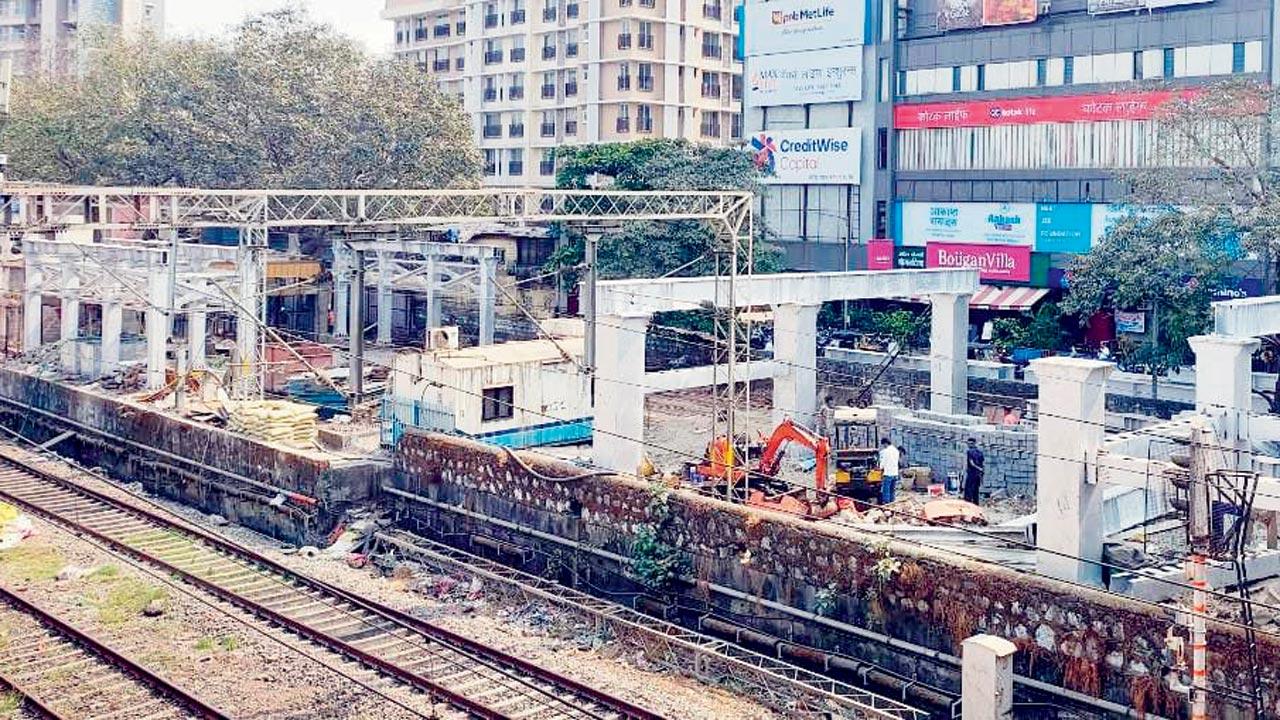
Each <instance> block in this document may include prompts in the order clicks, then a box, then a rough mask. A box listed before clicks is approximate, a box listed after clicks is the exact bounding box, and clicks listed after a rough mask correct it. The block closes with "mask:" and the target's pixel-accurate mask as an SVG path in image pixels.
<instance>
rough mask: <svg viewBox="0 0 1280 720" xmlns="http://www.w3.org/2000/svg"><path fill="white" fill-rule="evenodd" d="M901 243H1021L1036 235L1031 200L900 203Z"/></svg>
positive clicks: (1034, 211)
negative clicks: (1026, 201)
mask: <svg viewBox="0 0 1280 720" xmlns="http://www.w3.org/2000/svg"><path fill="white" fill-rule="evenodd" d="M901 217H902V219H901V222H900V224H899V228H900V232H901V238H902V243H903V244H904V245H928V244H929V243H934V242H942V243H962V244H966V243H967V244H988V243H989V244H995V245H1025V246H1027V247H1030V246H1031V245H1033V244H1034V243H1035V237H1036V206H1035V205H1033V204H1031V203H913V202H908V203H902V216H901Z"/></svg>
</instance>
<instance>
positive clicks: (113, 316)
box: [102, 300, 124, 375]
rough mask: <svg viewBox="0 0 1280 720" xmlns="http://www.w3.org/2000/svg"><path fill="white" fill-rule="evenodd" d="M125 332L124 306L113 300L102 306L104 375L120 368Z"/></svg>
mask: <svg viewBox="0 0 1280 720" xmlns="http://www.w3.org/2000/svg"><path fill="white" fill-rule="evenodd" d="M123 332H124V304H122V303H121V302H120V301H119V300H111V301H108V302H105V303H103V304H102V374H103V375H110V374H111V373H114V372H115V371H116V370H118V369H119V368H120V335H121V334H122V333H123Z"/></svg>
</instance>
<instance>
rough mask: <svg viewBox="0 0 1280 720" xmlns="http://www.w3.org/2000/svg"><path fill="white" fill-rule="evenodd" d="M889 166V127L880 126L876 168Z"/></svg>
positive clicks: (877, 131)
mask: <svg viewBox="0 0 1280 720" xmlns="http://www.w3.org/2000/svg"><path fill="white" fill-rule="evenodd" d="M888 167H889V130H888V129H887V128H879V129H878V130H876V169H877V170H884V169H886V168H888Z"/></svg>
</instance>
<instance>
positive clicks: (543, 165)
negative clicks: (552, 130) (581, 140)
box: [528, 150, 556, 265]
mask: <svg viewBox="0 0 1280 720" xmlns="http://www.w3.org/2000/svg"><path fill="white" fill-rule="evenodd" d="M538 174H539V175H541V176H543V177H547V176H549V175H555V174H556V158H555V155H554V154H553V153H552V152H551V151H550V150H543V151H542V159H541V160H539V161H538ZM543 262H546V260H545V259H543V260H542V261H541V262H538V263H536V264H537V265H541V264H542V263H543ZM528 264H530V265H532V264H535V263H528Z"/></svg>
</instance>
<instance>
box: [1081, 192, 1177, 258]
mask: <svg viewBox="0 0 1280 720" xmlns="http://www.w3.org/2000/svg"><path fill="white" fill-rule="evenodd" d="M1092 207H1093V209H1092V213H1093V220H1092V222H1091V223H1090V230H1089V233H1090V238H1089V245H1090V247H1093V246H1096V245H1097V244H1098V243H1099V242H1101V241H1102V238H1104V237H1106V235H1107V233H1108V232H1110V231H1111V228H1113V227H1115V226H1116V225H1118V224H1120V222H1121V221H1123V220H1125V219H1128V218H1133V217H1137V218H1152V217H1156V216H1157V215H1159V214H1160V213H1162V212H1166V211H1167V210H1168V208H1161V207H1154V206H1147V205H1129V204H1127V203H1110V204H1107V203H1100V204H1097V205H1094V206H1092Z"/></svg>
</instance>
